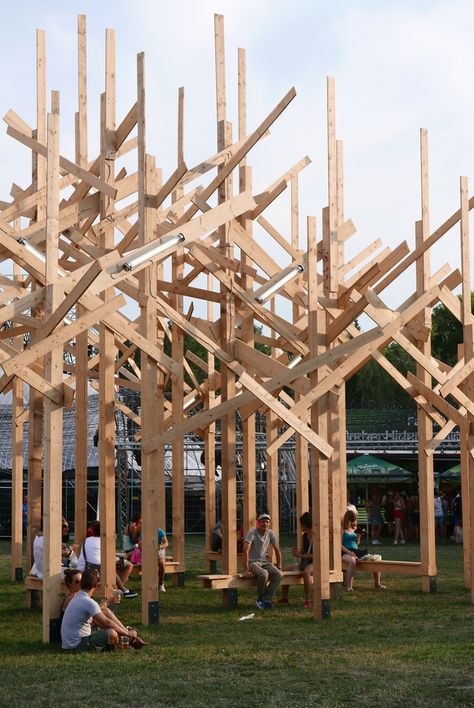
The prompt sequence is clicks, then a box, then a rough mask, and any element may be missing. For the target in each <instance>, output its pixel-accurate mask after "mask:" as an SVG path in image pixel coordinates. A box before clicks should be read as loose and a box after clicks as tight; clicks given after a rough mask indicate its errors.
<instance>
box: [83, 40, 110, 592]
mask: <svg viewBox="0 0 474 708" xmlns="http://www.w3.org/2000/svg"><path fill="white" fill-rule="evenodd" d="M115 75H116V74H115V33H114V32H113V31H112V30H110V29H107V30H106V34H105V77H104V80H105V92H104V93H103V94H102V95H101V102H100V108H101V111H100V161H99V174H100V178H101V179H102V180H104V181H105V180H106V181H111V182H112V183H114V173H115V167H114V157H115V150H116V138H115V128H116V119H115V115H116V110H115V109H116V103H115V101H116V87H115ZM113 212H114V202H113V198H112V197H110V196H108V195H107V193H105V192H101V193H100V218H101V220H104V219H106V218H107V217H108V216H110V215H111V214H113ZM100 247H101V248H103V249H104V251H107V250H109V249H113V247H114V226H113V223H111V224H110V226H109V228H107V229H104V231H103V233H102V234H101V238H100ZM95 282H96V283H97V282H98V279H97V280H96V281H95ZM113 294H114V293H113V291H112V290H104V292H103V299H104V301H107V300H108V299H110V297H111V296H113ZM82 302H83V304H84V305H85V306H87V298H85V297H83V298H82ZM99 349H100V352H101V354H100V366H99V515H100V552H101V581H102V582H103V584H104V588H105V594H106V596H108V594H109V593H110V592H111V591H112V588H113V587H114V586H115V573H116V570H115V530H116V529H115V515H116V510H115V415H114V398H115V391H114V384H115V367H114V363H115V346H114V334H113V332H111V330H110V329H109V328H108V327H107V326H106V325H105V323H104V322H101V323H100V325H99Z"/></svg>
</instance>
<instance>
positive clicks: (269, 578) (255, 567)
mask: <svg viewBox="0 0 474 708" xmlns="http://www.w3.org/2000/svg"><path fill="white" fill-rule="evenodd" d="M270 546H272V547H273V549H274V550H275V556H276V565H273V564H272V563H270V561H269V560H268V558H267V553H268V551H269V549H270ZM242 563H243V571H244V575H247V576H251V575H255V576H256V578H257V590H258V598H257V607H258V608H259V610H272V609H273V602H272V600H273V595H274V592H275V590H276V589H277V587H278V586H279V584H280V583H281V579H282V577H283V573H282V572H281V570H280V566H281V552H280V548H279V547H278V543H277V540H276V537H275V534H274V533H273V531H272V530H271V528H270V515H269V514H260V516H259V517H258V526H257V528H256V529H251V531H249V532H248V534H247V535H246V537H245V541H244V550H243V558H242Z"/></svg>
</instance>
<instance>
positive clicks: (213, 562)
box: [205, 551, 242, 575]
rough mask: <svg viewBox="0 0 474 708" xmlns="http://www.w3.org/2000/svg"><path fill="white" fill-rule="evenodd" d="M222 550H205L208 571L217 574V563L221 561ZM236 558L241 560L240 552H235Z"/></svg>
mask: <svg viewBox="0 0 474 708" xmlns="http://www.w3.org/2000/svg"><path fill="white" fill-rule="evenodd" d="M223 557H224V556H223V554H222V551H207V553H206V554H205V558H206V560H207V561H208V562H209V573H210V574H211V575H217V574H218V573H217V563H219V562H220V563H222V559H223ZM237 560H242V553H237Z"/></svg>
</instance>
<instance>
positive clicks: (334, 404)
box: [328, 98, 347, 571]
mask: <svg viewBox="0 0 474 708" xmlns="http://www.w3.org/2000/svg"><path fill="white" fill-rule="evenodd" d="M333 100H334V101H335V98H334V99H333ZM335 171H336V225H337V227H339V226H340V225H341V224H342V223H343V221H344V151H343V143H342V140H336V167H335ZM333 182H334V179H332V180H331V183H333ZM337 259H338V261H337V278H338V280H337V288H338V292H339V291H340V287H341V278H340V270H339V269H340V267H341V266H342V265H343V264H344V243H343V242H342V241H341V242H338V243H337ZM328 426H329V437H328V442H329V443H330V445H331V446H332V447H333V448H334V453H333V455H332V457H331V459H330V461H329V486H330V488H329V536H330V541H329V543H330V554H331V560H330V567H331V568H332V569H333V570H336V571H342V558H341V553H340V538H341V518H342V516H343V514H344V513H345V510H346V505H347V450H346V384H345V383H342V384H341V385H340V386H336V388H335V389H334V390H333V391H332V392H331V393H330V395H329V421H328Z"/></svg>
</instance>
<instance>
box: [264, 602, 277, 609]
mask: <svg viewBox="0 0 474 708" xmlns="http://www.w3.org/2000/svg"><path fill="white" fill-rule="evenodd" d="M264 604H265V609H266V610H273V609H275V605H274V604H273V602H271V601H270V600H265V603H264Z"/></svg>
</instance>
